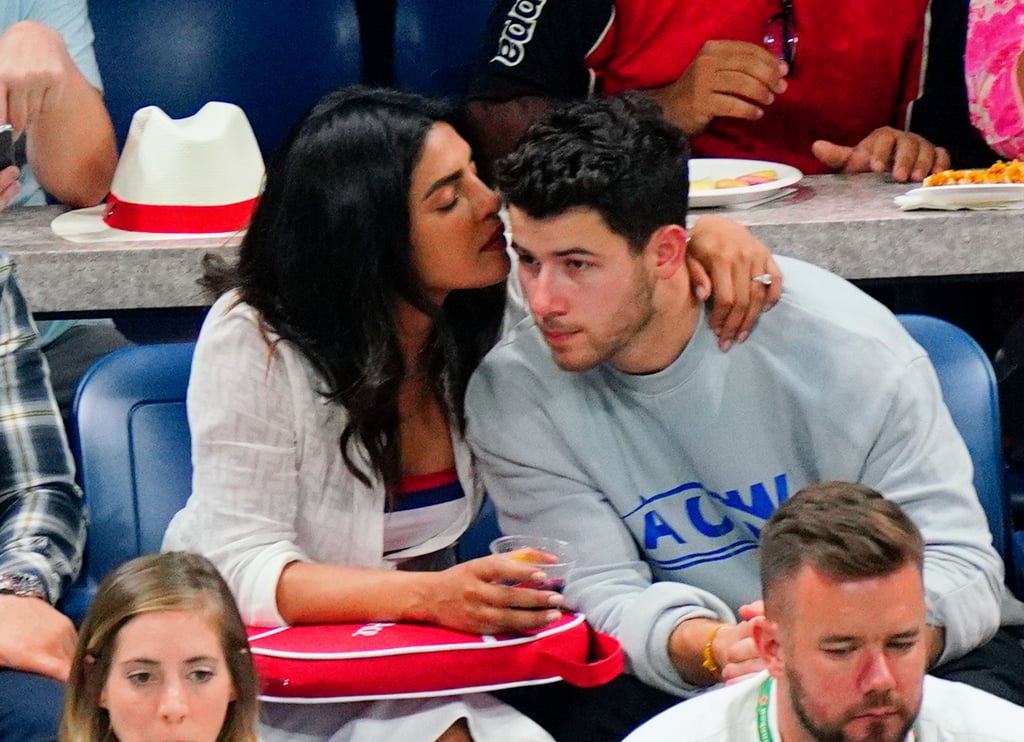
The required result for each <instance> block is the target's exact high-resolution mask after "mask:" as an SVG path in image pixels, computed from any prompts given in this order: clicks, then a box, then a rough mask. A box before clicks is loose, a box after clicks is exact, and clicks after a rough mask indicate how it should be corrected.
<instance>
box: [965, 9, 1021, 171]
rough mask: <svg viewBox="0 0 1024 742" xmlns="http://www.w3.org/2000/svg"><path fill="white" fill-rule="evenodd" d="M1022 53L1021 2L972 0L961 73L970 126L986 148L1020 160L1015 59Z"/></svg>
mask: <svg viewBox="0 0 1024 742" xmlns="http://www.w3.org/2000/svg"><path fill="white" fill-rule="evenodd" d="M1022 51H1024V0H971V6H970V16H969V18H968V25H967V52H966V55H965V72H966V77H967V98H968V102H969V104H970V111H971V122H972V123H973V124H974V125H975V126H976V127H977V128H978V129H979V130H980V131H981V133H982V134H983V135H984V136H985V139H986V140H987V141H988V143H989V146H991V147H992V149H994V150H995V151H996V152H998V153H1000V154H1001V155H1004V156H1006V157H1018V158H1024V96H1022V94H1021V90H1020V88H1019V86H1018V85H1017V58H1018V57H1019V56H1020V54H1021V52H1022Z"/></svg>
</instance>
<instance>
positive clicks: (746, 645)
mask: <svg viewBox="0 0 1024 742" xmlns="http://www.w3.org/2000/svg"><path fill="white" fill-rule="evenodd" d="M739 615H740V623H739V624H737V628H738V629H739V631H738V638H737V639H736V640H735V641H734V642H733V643H732V644H731V645H729V646H727V647H726V648H725V651H724V653H723V654H722V655H721V657H722V659H721V662H720V664H721V667H722V680H724V681H725V682H727V683H731V682H732V681H734V680H739V679H740V678H743V677H746V676H747V675H750V674H752V673H755V672H761V670H763V669H764V660H762V659H761V655H760V653H759V652H758V651H757V645H756V644H755V643H754V635H753V626H754V622H755V621H763V620H764V601H763V600H756V601H754V602H753V603H748V604H746V605H741V606H740V609H739ZM719 633H721V632H719ZM716 638H717V637H716ZM712 649H714V647H712Z"/></svg>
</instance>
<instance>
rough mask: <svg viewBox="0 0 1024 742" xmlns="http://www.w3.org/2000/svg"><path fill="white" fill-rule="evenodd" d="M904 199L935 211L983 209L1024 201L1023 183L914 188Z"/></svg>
mask: <svg viewBox="0 0 1024 742" xmlns="http://www.w3.org/2000/svg"><path fill="white" fill-rule="evenodd" d="M905 197H906V198H908V199H911V200H912V201H914V202H918V203H920V204H921V205H923V206H933V207H935V208H937V209H967V208H984V207H986V206H1005V205H1007V204H1014V203H1017V202H1020V201H1024V183H971V184H969V185H944V186H928V187H921V188H915V189H914V190H912V191H907V193H906V196H905Z"/></svg>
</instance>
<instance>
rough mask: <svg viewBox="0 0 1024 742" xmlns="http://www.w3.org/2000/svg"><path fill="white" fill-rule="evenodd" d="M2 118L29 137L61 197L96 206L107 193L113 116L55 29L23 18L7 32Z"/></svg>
mask: <svg viewBox="0 0 1024 742" xmlns="http://www.w3.org/2000/svg"><path fill="white" fill-rule="evenodd" d="M0 121H5V122H8V123H10V124H12V125H13V126H14V129H15V131H16V132H17V133H18V134H19V135H22V136H27V137H28V142H27V152H28V161H29V163H30V164H31V165H32V168H33V170H34V171H35V174H36V178H37V179H38V180H39V183H40V184H41V185H42V186H43V188H44V189H45V190H46V191H48V192H49V193H51V194H53V196H55V197H56V198H57V199H59V200H60V201H62V202H64V203H67V204H69V205H72V206H91V205H93V204H96V203H98V202H99V201H100V200H102V199H103V197H104V196H105V195H106V194H107V191H108V190H109V189H110V181H111V179H112V178H113V175H114V168H115V166H116V165H117V146H116V142H115V139H114V128H113V125H112V124H111V121H110V115H109V114H108V113H107V109H106V106H105V105H104V103H103V96H102V95H101V94H100V92H99V91H98V90H97V89H96V88H94V87H93V86H92V85H90V84H89V81H88V80H86V79H85V77H84V76H83V75H82V73H81V72H80V71H79V69H78V67H77V66H76V65H75V63H74V60H72V59H71V57H70V55H69V54H68V51H67V48H66V47H65V45H64V40H63V38H62V37H61V35H60V34H59V33H58V32H57V31H55V30H54V29H52V28H49V27H47V26H45V25H43V24H41V23H36V22H35V21H22V22H20V23H16V24H15V25H13V26H11V27H10V28H9V29H7V31H6V32H4V34H3V35H2V36H0Z"/></svg>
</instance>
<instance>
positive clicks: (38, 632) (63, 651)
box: [0, 594, 75, 681]
mask: <svg viewBox="0 0 1024 742" xmlns="http://www.w3.org/2000/svg"><path fill="white" fill-rule="evenodd" d="M0 625H2V626H3V630H2V631H0V667H5V668H10V669H14V670H23V671H25V672H34V673H37V674H39V675H46V676H47V677H50V678H56V679H57V680H61V681H64V680H67V678H68V673H69V672H70V670H71V659H72V657H73V656H74V654H75V627H74V626H73V625H72V623H71V620H70V619H69V618H68V617H67V616H65V615H64V614H63V613H61V612H60V611H58V610H57V609H56V608H54V607H53V606H52V605H50V604H49V603H47V602H46V601H45V600H42V599H41V598H33V597H21V596H17V595H7V594H4V595H0Z"/></svg>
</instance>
